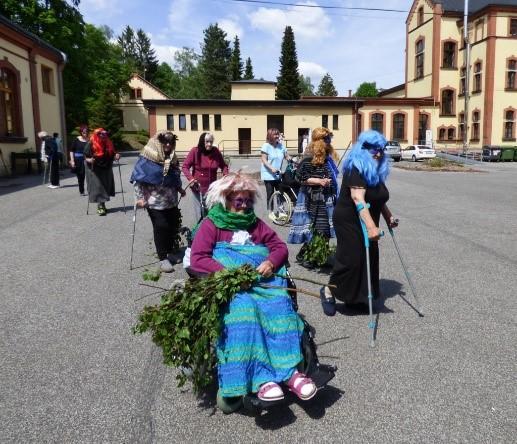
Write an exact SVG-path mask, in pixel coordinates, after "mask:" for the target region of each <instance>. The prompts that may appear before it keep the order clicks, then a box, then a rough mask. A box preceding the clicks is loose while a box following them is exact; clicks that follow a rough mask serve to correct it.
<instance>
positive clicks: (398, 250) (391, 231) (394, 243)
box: [388, 219, 424, 318]
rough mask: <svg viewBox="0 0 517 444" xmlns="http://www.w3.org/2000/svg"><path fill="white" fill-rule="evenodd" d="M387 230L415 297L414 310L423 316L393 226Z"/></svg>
mask: <svg viewBox="0 0 517 444" xmlns="http://www.w3.org/2000/svg"><path fill="white" fill-rule="evenodd" d="M396 222H398V219H396ZM388 231H389V232H390V234H391V238H392V239H393V245H395V250H397V254H398V256H399V259H400V263H401V264H402V269H403V270H404V274H405V275H406V279H407V281H408V283H409V288H411V293H413V299H415V302H416V312H417V313H418V316H420V317H422V318H423V317H424V312H423V310H422V306H421V305H420V300H419V299H418V296H417V295H416V290H415V286H414V285H413V281H412V280H411V276H410V275H409V272H408V270H407V266H406V264H405V262H404V259H402V255H401V254H400V249H399V245H398V243H397V240H396V239H395V234H393V228H391V227H390V228H388Z"/></svg>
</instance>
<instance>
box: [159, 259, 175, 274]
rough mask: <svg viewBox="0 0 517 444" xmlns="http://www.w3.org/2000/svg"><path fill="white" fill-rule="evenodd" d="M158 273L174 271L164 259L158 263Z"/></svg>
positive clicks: (167, 260)
mask: <svg viewBox="0 0 517 444" xmlns="http://www.w3.org/2000/svg"><path fill="white" fill-rule="evenodd" d="M160 271H162V272H163V273H171V272H172V271H174V267H173V266H172V264H171V263H170V262H169V259H164V260H163V261H160Z"/></svg>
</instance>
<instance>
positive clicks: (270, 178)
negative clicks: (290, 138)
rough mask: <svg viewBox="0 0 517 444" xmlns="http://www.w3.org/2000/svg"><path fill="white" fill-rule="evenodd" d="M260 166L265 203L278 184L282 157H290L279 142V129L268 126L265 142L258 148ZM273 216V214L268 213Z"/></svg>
mask: <svg viewBox="0 0 517 444" xmlns="http://www.w3.org/2000/svg"><path fill="white" fill-rule="evenodd" d="M260 154H261V160H262V166H261V168H260V178H261V179H262V180H263V182H264V185H265V186H266V205H267V204H268V203H269V199H270V198H271V195H272V194H273V192H274V191H275V190H278V186H279V184H280V169H281V168H282V162H283V160H284V159H286V160H289V159H290V158H291V157H290V156H289V154H288V153H287V149H286V147H285V146H284V145H283V144H282V143H280V131H279V130H278V129H277V128H269V129H268V130H267V135H266V143H264V144H263V145H262V148H261V149H260ZM269 216H270V218H274V215H269Z"/></svg>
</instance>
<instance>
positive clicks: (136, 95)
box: [129, 88, 142, 100]
mask: <svg viewBox="0 0 517 444" xmlns="http://www.w3.org/2000/svg"><path fill="white" fill-rule="evenodd" d="M129 98H130V99H131V100H136V99H141V98H142V89H141V88H131V90H130V91H129Z"/></svg>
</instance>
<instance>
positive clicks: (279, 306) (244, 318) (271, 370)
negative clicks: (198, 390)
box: [190, 173, 316, 401]
mask: <svg viewBox="0 0 517 444" xmlns="http://www.w3.org/2000/svg"><path fill="white" fill-rule="evenodd" d="M257 190H258V184H257V182H256V181H255V180H253V179H252V178H250V177H249V176H246V175H244V174H239V173H237V174H228V175H227V176H226V177H223V178H222V179H219V180H217V181H215V182H214V183H212V185H210V188H209V189H208V194H207V196H206V203H207V206H208V208H210V210H209V212H208V215H207V217H206V218H205V219H204V220H203V222H202V223H201V225H200V227H199V229H198V231H197V233H196V235H195V237H194V241H193V243H192V249H191V253H190V268H191V270H192V271H193V272H194V273H196V274H203V273H213V272H216V271H219V270H222V269H223V268H236V267H240V266H241V265H244V264H250V265H252V266H254V267H256V270H257V272H258V273H259V274H260V275H261V278H260V282H261V283H266V284H267V285H269V286H270V287H269V288H264V287H261V286H256V285H252V286H251V287H250V288H248V289H245V290H241V291H239V292H238V293H236V294H235V295H234V297H233V299H232V300H231V301H230V303H229V304H228V306H227V307H224V308H223V309H222V326H221V336H220V337H219V340H218V341H217V344H216V353H217V362H218V364H217V374H218V381H219V396H221V397H222V398H235V397H239V396H244V395H246V394H247V393H250V392H251V393H257V396H258V398H259V399H261V400H263V401H278V400H280V399H283V397H284V392H283V390H282V387H281V386H280V384H284V385H285V387H286V388H287V389H288V390H290V391H292V392H293V393H294V394H295V395H297V396H298V397H299V398H300V399H302V400H307V399H310V398H312V397H313V396H314V395H315V394H316V386H315V384H314V382H313V381H312V380H311V379H310V378H308V377H307V376H306V375H304V374H302V373H300V372H298V371H297V369H296V367H297V365H298V364H299V363H300V362H301V361H302V359H303V356H302V352H301V335H302V332H303V322H302V320H301V319H300V317H299V316H298V314H297V313H296V312H295V310H294V309H293V304H292V301H291V298H290V296H289V295H288V293H287V291H286V290H285V289H284V287H286V286H287V283H286V280H285V279H284V278H283V277H281V276H280V275H282V274H283V273H285V271H284V270H285V269H284V265H283V264H284V263H285V262H286V261H287V257H288V251H287V245H286V244H285V243H284V242H283V241H282V240H281V239H280V238H279V237H278V236H277V234H276V233H275V232H274V231H273V230H272V229H271V228H269V227H268V226H267V225H266V224H265V223H264V222H262V221H261V220H260V219H258V218H257V216H256V215H255V212H254V211H253V206H254V204H255V200H256V195H257ZM273 273H278V275H273Z"/></svg>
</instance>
